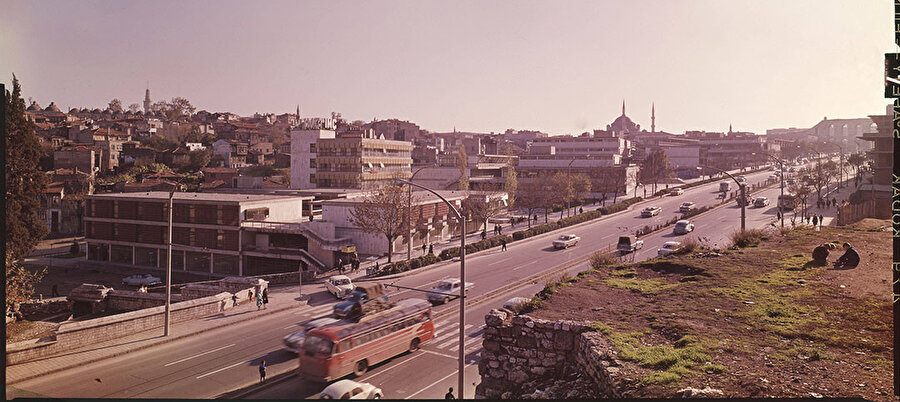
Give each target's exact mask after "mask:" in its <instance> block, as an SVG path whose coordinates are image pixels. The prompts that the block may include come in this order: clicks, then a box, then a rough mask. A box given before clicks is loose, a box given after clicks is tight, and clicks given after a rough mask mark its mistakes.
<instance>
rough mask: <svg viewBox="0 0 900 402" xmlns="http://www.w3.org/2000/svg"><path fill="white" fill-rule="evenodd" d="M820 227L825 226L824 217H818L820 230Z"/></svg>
mask: <svg viewBox="0 0 900 402" xmlns="http://www.w3.org/2000/svg"><path fill="white" fill-rule="evenodd" d="M822 226H825V217H824V216H822V215H819V227H820V228H821V227H822Z"/></svg>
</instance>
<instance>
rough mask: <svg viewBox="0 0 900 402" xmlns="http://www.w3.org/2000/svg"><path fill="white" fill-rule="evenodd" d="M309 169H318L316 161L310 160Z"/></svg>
mask: <svg viewBox="0 0 900 402" xmlns="http://www.w3.org/2000/svg"><path fill="white" fill-rule="evenodd" d="M309 167H311V168H315V167H316V160H315V159H310V160H309Z"/></svg>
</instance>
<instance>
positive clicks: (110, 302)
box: [106, 289, 220, 311]
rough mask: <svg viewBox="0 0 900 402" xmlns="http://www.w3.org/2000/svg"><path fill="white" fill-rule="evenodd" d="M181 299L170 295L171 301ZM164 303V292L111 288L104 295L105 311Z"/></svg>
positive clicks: (127, 309) (175, 301)
mask: <svg viewBox="0 0 900 402" xmlns="http://www.w3.org/2000/svg"><path fill="white" fill-rule="evenodd" d="M216 293H220V292H216ZM181 300H182V299H181V296H180V295H178V294H173V295H171V302H172V303H177V302H180V301H181ZM165 305H166V294H165V293H146V292H137V291H134V290H118V289H113V290H111V291H110V292H109V293H107V295H106V311H135V310H142V309H145V308H152V307H158V306H165Z"/></svg>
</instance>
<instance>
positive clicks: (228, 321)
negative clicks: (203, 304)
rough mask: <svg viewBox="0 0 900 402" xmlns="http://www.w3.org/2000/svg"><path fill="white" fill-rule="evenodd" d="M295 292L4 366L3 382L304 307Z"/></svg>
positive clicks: (275, 292)
mask: <svg viewBox="0 0 900 402" xmlns="http://www.w3.org/2000/svg"><path fill="white" fill-rule="evenodd" d="M297 296H298V295H297V287H296V286H282V287H277V288H276V287H273V288H270V290H269V304H268V306H267V309H265V310H260V311H257V310H256V304H255V303H245V304H239V305H238V306H237V307H235V308H232V309H229V310H226V311H225V312H223V313H219V314H217V315H213V316H209V317H205V318H200V319H197V320H192V321H185V322H177V323H173V324H172V325H171V327H170V330H169V337H163V336H162V333H163V328H162V327H160V328H155V329H152V330H148V331H144V332H140V333H137V334H133V335H129V336H125V337H121V338H118V339H114V340H110V341H106V342H101V343H98V344H95V345H92V346H87V347H84V348H80V349H76V350H73V351H71V352H69V353H66V354H62V355H57V356H53V357H48V358H44V359H40V360H35V361H31V362H27V363H22V364H16V365H12V366H6V384H7V385H10V384H15V383H18V382H21V381H25V380H28V379H31V378H35V377H39V376H43V375H47V374H51V373H54V372H57V371H61V370H66V369H69V368H73V367H76V366H81V365H85V364H88V363H92V362H96V361H100V360H104V359H108V358H112V357H116V356H119V355H123V354H126V353H130V352H134V351H137V350H141V349H146V348H149V347H152V346H156V345H159V344H161V343H164V342H171V341H173V340H176V339H182V338H186V337H189V336H192V335H196V334H199V333H203V332H206V331H209V330H213V329H216V328H221V327H224V326H228V325H232V324H238V323H240V322H244V321H246V320H249V319H253V318H256V317H259V316H262V315H267V314H273V313H277V312H280V311H284V310H288V309H292V308H295V309H300V308H304V307H306V300H303V301H299V300H297V299H298V297H297ZM305 297H306V298H308V297H309V295H308V294H306V295H305Z"/></svg>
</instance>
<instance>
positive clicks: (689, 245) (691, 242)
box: [675, 237, 703, 254]
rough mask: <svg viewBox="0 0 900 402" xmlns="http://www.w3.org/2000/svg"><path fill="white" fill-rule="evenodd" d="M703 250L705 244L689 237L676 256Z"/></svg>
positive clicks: (683, 242)
mask: <svg viewBox="0 0 900 402" xmlns="http://www.w3.org/2000/svg"><path fill="white" fill-rule="evenodd" d="M701 248H703V243H700V240H697V238H696V237H688V238H686V239H684V241H682V242H681V247H680V248H679V249H678V251H676V252H675V254H689V253H693V252H694V251H696V250H700V249H701Z"/></svg>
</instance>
